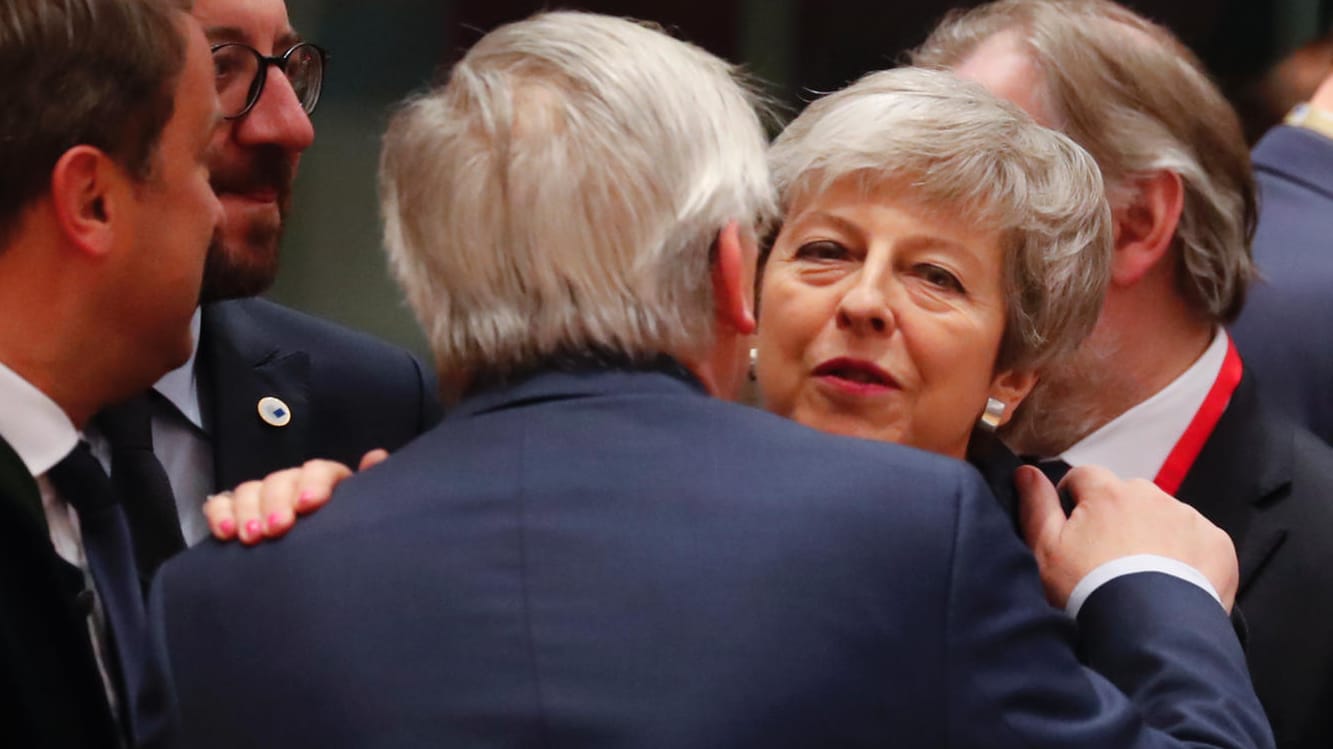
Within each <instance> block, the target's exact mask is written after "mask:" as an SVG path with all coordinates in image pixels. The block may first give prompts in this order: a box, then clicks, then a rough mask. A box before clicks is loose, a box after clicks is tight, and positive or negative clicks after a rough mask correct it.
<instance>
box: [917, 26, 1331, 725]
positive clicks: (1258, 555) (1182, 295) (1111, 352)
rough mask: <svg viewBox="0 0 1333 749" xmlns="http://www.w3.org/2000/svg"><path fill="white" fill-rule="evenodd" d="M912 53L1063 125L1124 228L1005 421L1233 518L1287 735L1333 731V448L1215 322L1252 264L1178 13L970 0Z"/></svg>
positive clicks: (1226, 158) (1242, 213)
mask: <svg viewBox="0 0 1333 749" xmlns="http://www.w3.org/2000/svg"><path fill="white" fill-rule="evenodd" d="M914 61H915V62H916V63H917V64H921V65H925V66H929V67H940V68H952V69H953V70H954V71H955V72H956V73H958V74H959V75H961V76H963V77H965V78H970V79H974V80H977V81H979V82H981V83H982V84H983V85H985V86H987V87H988V88H990V89H991V90H992V91H994V92H995V93H998V94H999V95H1001V96H1004V97H1006V98H1008V99H1010V100H1012V101H1014V102H1015V103H1016V104H1018V105H1019V106H1022V107H1023V108H1025V109H1026V110H1027V111H1028V112H1029V113H1030V114H1032V115H1033V116H1034V118H1035V119H1037V121H1038V122H1041V123H1043V124H1045V125H1047V126H1049V127H1054V128H1057V129H1060V130H1061V131H1063V132H1064V133H1065V134H1067V135H1069V136H1070V137H1071V138H1073V139H1074V140H1075V141H1076V142H1078V143H1079V145H1081V146H1083V147H1084V148H1086V149H1087V150H1088V151H1089V152H1090V153H1091V154H1092V155H1093V157H1094V158H1096V159H1097V162H1098V164H1099V165H1100V166H1101V169H1102V173H1103V176H1104V177H1105V178H1106V183H1107V192H1108V197H1109V198H1110V200H1111V205H1112V211H1113V215H1114V219H1115V224H1116V227H1115V235H1116V248H1115V254H1114V258H1113V261H1112V275H1111V285H1110V288H1109V289H1108V292H1107V296H1106V303H1105V306H1104V308H1103V310H1102V314H1101V318H1100V320H1099V322H1098V324H1097V326H1096V328H1095V329H1094V331H1093V333H1092V335H1091V337H1090V338H1089V339H1088V341H1087V342H1086V343H1085V344H1084V345H1083V346H1082V347H1081V349H1080V350H1079V352H1078V353H1077V354H1076V355H1074V356H1072V357H1070V358H1069V359H1068V360H1067V361H1064V362H1062V363H1057V364H1056V365H1055V366H1051V367H1048V368H1047V369H1045V370H1044V371H1043V372H1042V373H1041V381H1040V382H1039V383H1038V385H1037V387H1036V388H1035V389H1034V391H1033V392H1032V394H1031V395H1030V396H1029V397H1028V399H1027V401H1026V402H1024V404H1023V406H1022V407H1021V408H1020V410H1019V411H1018V413H1017V414H1016V415H1015V418H1014V420H1013V421H1012V422H1011V424H1010V428H1009V430H1008V431H1007V433H1006V434H1005V439H1006V441H1007V442H1009V444H1010V445H1011V446H1012V447H1014V448H1015V449H1016V451H1018V452H1020V453H1025V454H1028V455H1031V456H1034V457H1035V458H1041V459H1045V460H1046V462H1045V464H1044V465H1045V470H1047V471H1048V473H1053V472H1055V471H1058V470H1060V467H1061V466H1063V467H1064V468H1065V469H1067V467H1068V466H1069V465H1073V466H1079V465H1083V464H1096V465H1102V466H1106V467H1108V468H1110V469H1111V470H1112V471H1114V472H1115V473H1116V474H1117V475H1119V476H1120V477H1121V478H1125V479H1151V480H1153V481H1154V482H1155V483H1156V484H1157V485H1158V486H1160V487H1161V488H1162V489H1164V490H1165V491H1167V492H1169V493H1172V494H1174V495H1176V496H1177V497H1179V498H1180V499H1181V500H1182V501H1184V502H1187V503H1189V504H1191V505H1193V506H1194V507H1196V508H1197V509H1198V510H1199V511H1200V512H1201V513H1203V515H1204V516H1205V517H1207V518H1208V519H1209V520H1211V521H1212V522H1214V523H1216V524H1217V525H1218V526H1220V527H1221V528H1222V529H1223V530H1226V531H1227V532H1228V533H1229V534H1230V535H1231V537H1232V539H1233V540H1234V542H1235V544H1236V548H1237V552H1238V554H1239V556H1240V574H1241V582H1240V596H1239V598H1238V603H1239V605H1240V608H1241V610H1242V612H1243V614H1244V618H1245V621H1246V622H1247V623H1248V657H1249V663H1250V669H1251V673H1252V674H1253V677H1254V682H1255V688H1256V691H1257V692H1258V693H1259V697H1260V699H1261V700H1262V701H1263V702H1264V706H1265V708H1266V710H1267V711H1268V715H1269V718H1270V719H1271V720H1272V723H1273V728H1274V732H1275V733H1276V735H1277V737H1278V743H1279V745H1281V746H1310V747H1316V746H1318V747H1327V746H1330V745H1333V635H1330V633H1329V629H1328V627H1326V626H1324V622H1325V621H1327V620H1328V618H1329V617H1333V545H1330V544H1329V543H1328V539H1329V537H1330V535H1333V503H1331V502H1330V501H1329V498H1330V497H1333V451H1330V449H1329V448H1328V447H1327V446H1326V445H1324V444H1322V443H1320V442H1319V441H1318V440H1317V439H1316V438H1315V437H1314V436H1313V435H1311V434H1309V433H1308V432H1306V431H1305V430H1303V429H1300V428H1297V427H1294V426H1292V425H1290V424H1288V423H1287V422H1285V421H1283V420H1280V419H1278V418H1275V417H1274V416H1272V415H1271V414H1270V412H1269V411H1268V410H1267V409H1266V407H1265V406H1264V405H1262V403H1261V401H1260V398H1259V395H1258V393H1257V390H1256V384H1255V381H1254V379H1253V378H1252V377H1251V376H1250V375H1249V374H1247V373H1246V372H1245V369H1244V367H1243V366H1242V364H1241V360H1240V357H1239V356H1238V355H1237V353H1236V350H1235V347H1234V346H1233V345H1232V343H1231V341H1230V339H1229V337H1228V335H1227V333H1226V332H1225V330H1224V328H1223V326H1224V325H1226V324H1227V323H1229V322H1231V321H1232V320H1234V319H1235V317H1236V315H1237V314H1238V313H1239V312H1240V309H1241V306H1242V304H1243V303H1244V300H1245V292H1246V289H1247V287H1248V285H1249V283H1250V281H1251V279H1252V278H1253V276H1254V267H1253V263H1252V262H1251V257H1250V246H1249V242H1250V237H1251V234H1252V233H1253V229H1254V223H1255V208H1256V205H1255V190H1254V182H1253V178H1252V176H1251V172H1250V160H1249V154H1248V151H1247V148H1246V144H1245V141H1244V139H1243V137H1242V135H1241V130H1240V125H1239V123H1238V121H1237V118H1236V116H1235V114H1234V112H1233V111H1232V110H1231V108H1230V107H1229V106H1228V104H1227V102H1226V100H1225V99H1224V98H1223V97H1222V95H1221V93H1220V92H1219V91H1218V90H1217V89H1216V87H1215V86H1213V84H1212V83H1211V82H1210V81H1209V80H1208V76H1207V74H1206V73H1205V72H1204V70H1203V68H1202V66H1201V65H1200V63H1199V62H1198V60H1197V59H1196V58H1195V57H1194V55H1192V54H1191V53H1190V52H1189V51H1188V50H1187V49H1186V48H1185V47H1184V46H1183V45H1182V44H1180V42H1179V41H1177V40H1176V39H1175V38H1174V37H1173V36H1172V35H1171V34H1170V32H1168V31H1167V30H1166V29H1164V28H1162V27H1160V26H1157V25H1155V24H1153V23H1151V22H1149V21H1147V20H1145V19H1143V18H1141V17H1139V16H1137V15H1135V14H1134V13H1133V12H1131V11H1129V10H1127V9H1125V8H1123V7H1121V6H1119V5H1116V4H1114V3H1111V2H1107V1H1106V0H1077V1H1074V2H1056V1H1054V0H1002V1H1001V2H996V3H992V4H990V5H985V6H981V7H980V8H976V9H974V10H972V11H968V12H965V13H958V14H955V15H953V16H951V17H949V18H947V19H946V20H945V21H944V22H943V23H941V25H940V26H939V27H938V28H937V29H936V30H935V31H934V32H933V33H932V34H931V36H930V38H929V39H928V40H927V41H926V42H925V43H924V44H923V45H922V47H921V49H919V50H918V51H917V52H916V54H915V60H914ZM1054 459H1059V460H1054Z"/></svg>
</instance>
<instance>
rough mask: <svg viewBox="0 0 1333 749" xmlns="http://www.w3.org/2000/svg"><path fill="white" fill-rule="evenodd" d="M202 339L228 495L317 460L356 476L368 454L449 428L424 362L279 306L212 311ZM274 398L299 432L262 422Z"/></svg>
mask: <svg viewBox="0 0 1333 749" xmlns="http://www.w3.org/2000/svg"><path fill="white" fill-rule="evenodd" d="M199 338H200V340H199V364H198V372H199V377H200V381H201V383H202V387H201V392H202V394H203V397H204V403H203V407H204V409H205V413H206V414H207V415H208V416H207V422H206V423H208V424H209V426H210V429H211V435H210V437H211V440H212V442H213V467H214V473H215V480H216V481H215V486H216V487H217V488H218V489H219V490H221V489H230V488H232V487H234V486H236V485H237V484H240V483H241V482H244V481H249V480H251V479H257V478H262V477H264V476H266V475H268V474H269V473H272V472H274V471H277V470H281V469H283V468H290V467H292V466H296V465H300V464H301V463H303V462H305V461H306V460H309V459H311V458H329V459H333V460H337V461H340V462H342V463H346V464H348V465H351V466H355V465H356V464H357V462H358V461H359V460H360V459H361V456H362V455H364V454H365V453H366V451H368V450H371V449H373V448H376V447H382V448H385V449H387V450H396V449H397V448H399V447H401V446H402V445H404V444H406V443H407V442H408V441H409V440H411V439H412V438H413V437H415V436H417V435H418V434H421V433H422V432H424V431H426V430H427V429H429V428H430V427H432V426H434V425H435V423H436V422H438V421H439V419H440V405H439V400H438V393H437V387H436V384H435V377H434V375H433V374H432V373H431V371H430V370H429V369H427V368H426V367H423V366H422V365H421V363H420V362H419V361H417V359H416V357H414V356H412V355H411V354H409V353H408V352H407V351H405V350H403V349H401V348H398V347H397V346H392V345H390V344H388V343H385V342H384V341H381V340H378V339H376V338H374V337H372V336H369V335H366V334H364V333H359V332H356V331H353V330H350V329H348V328H344V327H342V326H340V325H335V324H333V323H331V322H328V321H326V320H321V319H319V318H317V317H312V316H310V315H307V314H304V313H301V312H297V311H295V310H292V309H288V308H286V307H283V306H281V305H278V304H274V303H273V302H270V301H267V300H264V299H258V298H252V299H236V300H232V301H226V302H217V303H214V304H208V305H205V306H204V309H203V324H202V329H201V332H200V336H199ZM265 396H276V397H278V398H281V399H282V400H283V401H284V402H285V403H286V404H287V405H288V406H289V407H290V408H291V410H292V420H291V423H289V424H288V425H287V426H285V427H273V426H269V425H268V424H266V423H265V422H264V421H263V420H262V419H261V418H260V416H259V412H258V410H257V408H256V407H257V405H258V403H259V400H260V399H261V398H263V397H265Z"/></svg>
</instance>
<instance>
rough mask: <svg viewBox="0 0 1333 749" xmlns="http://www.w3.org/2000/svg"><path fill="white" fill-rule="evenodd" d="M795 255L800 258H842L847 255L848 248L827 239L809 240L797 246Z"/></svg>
mask: <svg viewBox="0 0 1333 749" xmlns="http://www.w3.org/2000/svg"><path fill="white" fill-rule="evenodd" d="M795 257H796V258H797V259H800V260H842V259H843V258H845V257H847V249H846V248H845V247H843V246H842V245H840V244H838V243H837V242H829V241H827V240H823V241H819V242H807V243H806V244H803V245H801V246H800V247H797V248H796V253H795Z"/></svg>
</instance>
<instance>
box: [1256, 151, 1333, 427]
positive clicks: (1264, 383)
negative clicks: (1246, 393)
mask: <svg viewBox="0 0 1333 749" xmlns="http://www.w3.org/2000/svg"><path fill="white" fill-rule="evenodd" d="M1254 168H1255V176H1256V178H1257V180H1258V182H1259V200H1260V203H1259V228H1258V231H1257V232H1256V234H1255V236H1254V259H1255V261H1256V262H1257V263H1258V265H1259V270H1260V272H1261V273H1262V275H1263V278H1262V280H1261V281H1260V282H1258V283H1256V284H1254V285H1253V287H1252V288H1251V290H1250V295H1249V299H1248V300H1247V301H1246V303H1245V310H1244V311H1243V312H1242V313H1241V316H1240V319H1239V320H1237V321H1236V323H1235V324H1234V325H1233V326H1232V328H1231V333H1232V336H1233V337H1234V338H1235V340H1236V347H1237V348H1238V349H1239V350H1240V352H1241V354H1242V356H1243V358H1244V359H1245V363H1246V365H1248V366H1249V367H1250V369H1251V370H1253V371H1254V373H1255V376H1256V377H1257V379H1258V381H1259V387H1260V390H1261V392H1262V393H1263V397H1264V402H1265V403H1267V404H1268V405H1270V406H1271V407H1273V408H1275V409H1276V410H1278V411H1279V412H1280V413H1282V414H1283V415H1285V416H1287V417H1288V418H1290V419H1291V420H1292V421H1294V422H1296V423H1297V424H1300V425H1302V426H1304V427H1306V428H1308V429H1309V430H1310V431H1312V432H1314V433H1315V434H1316V435H1318V436H1319V437H1320V438H1321V439H1323V440H1324V441H1325V442H1327V443H1330V444H1333V140H1329V139H1328V138H1325V137H1323V136H1321V135H1319V134H1318V133H1314V132H1311V131H1309V130H1306V129H1304V128H1298V127H1288V126H1280V127H1277V128H1274V129H1273V130H1272V131H1271V132H1269V133H1268V134H1267V135H1266V136H1264V139H1263V140H1261V141H1260V142H1259V145H1258V146H1256V147H1255V149H1254Z"/></svg>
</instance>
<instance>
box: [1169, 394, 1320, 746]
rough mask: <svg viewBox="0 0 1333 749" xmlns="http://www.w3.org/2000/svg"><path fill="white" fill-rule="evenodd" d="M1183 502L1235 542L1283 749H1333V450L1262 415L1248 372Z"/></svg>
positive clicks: (1253, 659)
mask: <svg viewBox="0 0 1333 749" xmlns="http://www.w3.org/2000/svg"><path fill="white" fill-rule="evenodd" d="M1178 496H1179V498H1180V499H1181V500H1182V501H1184V502H1188V503H1189V504H1190V505H1193V506H1194V507H1195V508H1197V509H1198V510H1199V511H1200V512H1201V513H1202V514H1203V515H1204V517H1207V518H1208V519H1209V520H1211V521H1212V522H1213V523H1215V524H1217V525H1218V526H1219V527H1221V528H1222V529H1223V530H1225V531H1227V532H1228V533H1229V534H1230V535H1231V537H1232V539H1233V541H1235V544H1236V553H1237V555H1238V556H1239V557H1240V593H1239V595H1238V596H1237V599H1236V600H1237V604H1238V606H1239V607H1240V608H1241V610H1243V611H1244V613H1245V620H1246V623H1247V625H1248V642H1247V655H1248V658H1249V663H1250V672H1251V674H1253V676H1254V685H1255V690H1256V691H1257V692H1258V693H1259V698H1260V700H1262V701H1263V703H1264V707H1265V709H1267V711H1268V716H1269V718H1270V719H1271V721H1272V724H1273V732H1274V733H1275V734H1276V736H1277V740H1278V745H1279V746H1281V747H1309V748H1310V749H1314V747H1321V748H1322V749H1327V747H1331V746H1333V627H1330V626H1329V622H1333V448H1330V447H1329V446H1328V445H1326V444H1324V443H1322V442H1321V441H1320V440H1319V439H1317V438H1316V437H1314V436H1313V435H1311V434H1310V433H1309V432H1307V431H1306V430H1304V429H1301V428H1300V427H1297V426H1295V425H1293V424H1291V423H1289V422H1287V421H1286V420H1285V419H1282V418H1279V417H1276V416H1274V415H1272V414H1271V413H1270V412H1267V411H1265V409H1264V407H1263V404H1262V403H1261V399H1260V396H1259V393H1258V392H1257V388H1256V386H1255V380H1254V378H1252V377H1251V376H1250V375H1249V373H1248V372H1247V373H1246V374H1245V376H1244V377H1243V378H1242V379H1241V382H1240V385H1239V387H1238V388H1237V390H1236V393H1235V395H1233V396H1232V399H1231V403H1230V404H1229V405H1228V406H1227V410H1226V411H1225V412H1224V413H1223V415H1222V418H1221V419H1220V420H1219V421H1218V423H1217V427H1216V428H1215V429H1214V431H1213V434H1212V436H1211V437H1209V439H1208V442H1207V443H1205V445H1204V447H1203V451H1202V452H1200V453H1199V457H1198V459H1197V460H1196V461H1195V463H1194V466H1193V468H1192V469H1191V470H1190V472H1189V474H1188V475H1187V476H1186V477H1185V481H1184V483H1183V484H1181V487H1180V491H1179V493H1178Z"/></svg>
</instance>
